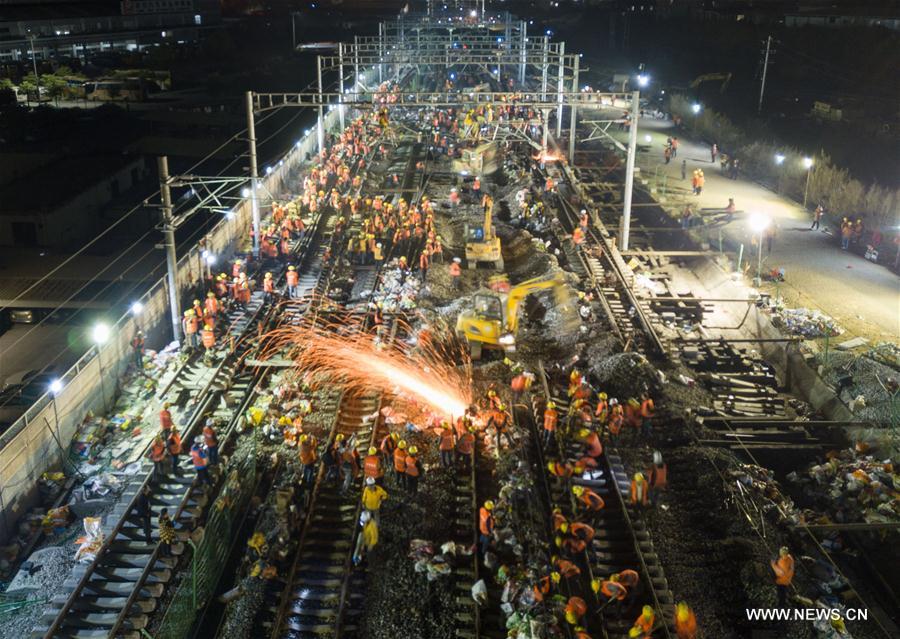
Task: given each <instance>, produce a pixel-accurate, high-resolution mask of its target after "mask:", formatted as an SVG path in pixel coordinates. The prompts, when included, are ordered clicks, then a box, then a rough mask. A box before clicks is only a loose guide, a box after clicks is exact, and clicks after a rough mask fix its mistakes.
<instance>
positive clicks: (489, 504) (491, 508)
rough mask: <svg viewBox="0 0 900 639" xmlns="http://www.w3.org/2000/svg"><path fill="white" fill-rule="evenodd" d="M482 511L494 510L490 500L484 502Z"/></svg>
mask: <svg viewBox="0 0 900 639" xmlns="http://www.w3.org/2000/svg"><path fill="white" fill-rule="evenodd" d="M484 509H485V510H494V502H493V501H491V500H490V499H488V500H487V501H486V502H484Z"/></svg>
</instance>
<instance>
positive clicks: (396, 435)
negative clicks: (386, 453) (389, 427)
mask: <svg viewBox="0 0 900 639" xmlns="http://www.w3.org/2000/svg"><path fill="white" fill-rule="evenodd" d="M391 439H392V440H393V441H395V442H396V441H397V440H398V439H400V434H399V433H391Z"/></svg>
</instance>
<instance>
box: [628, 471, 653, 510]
mask: <svg viewBox="0 0 900 639" xmlns="http://www.w3.org/2000/svg"><path fill="white" fill-rule="evenodd" d="M649 498H650V496H649V490H648V487H647V480H646V479H645V478H644V475H643V473H635V474H634V477H632V479H631V504H632V505H633V506H646V505H647V502H648V500H649Z"/></svg>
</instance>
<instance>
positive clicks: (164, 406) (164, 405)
mask: <svg viewBox="0 0 900 639" xmlns="http://www.w3.org/2000/svg"><path fill="white" fill-rule="evenodd" d="M170 406H172V404H171V402H166V403H165V404H163V408H165V409H166V410H168V409H169V407H170Z"/></svg>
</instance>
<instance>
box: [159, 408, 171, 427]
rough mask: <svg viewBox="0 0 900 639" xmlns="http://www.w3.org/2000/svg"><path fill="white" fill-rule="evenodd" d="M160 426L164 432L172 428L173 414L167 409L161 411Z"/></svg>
mask: <svg viewBox="0 0 900 639" xmlns="http://www.w3.org/2000/svg"><path fill="white" fill-rule="evenodd" d="M159 426H160V428H162V429H163V430H168V429H170V428H172V413H170V412H169V411H168V410H166V409H165V408H163V409H162V410H161V411H159Z"/></svg>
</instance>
